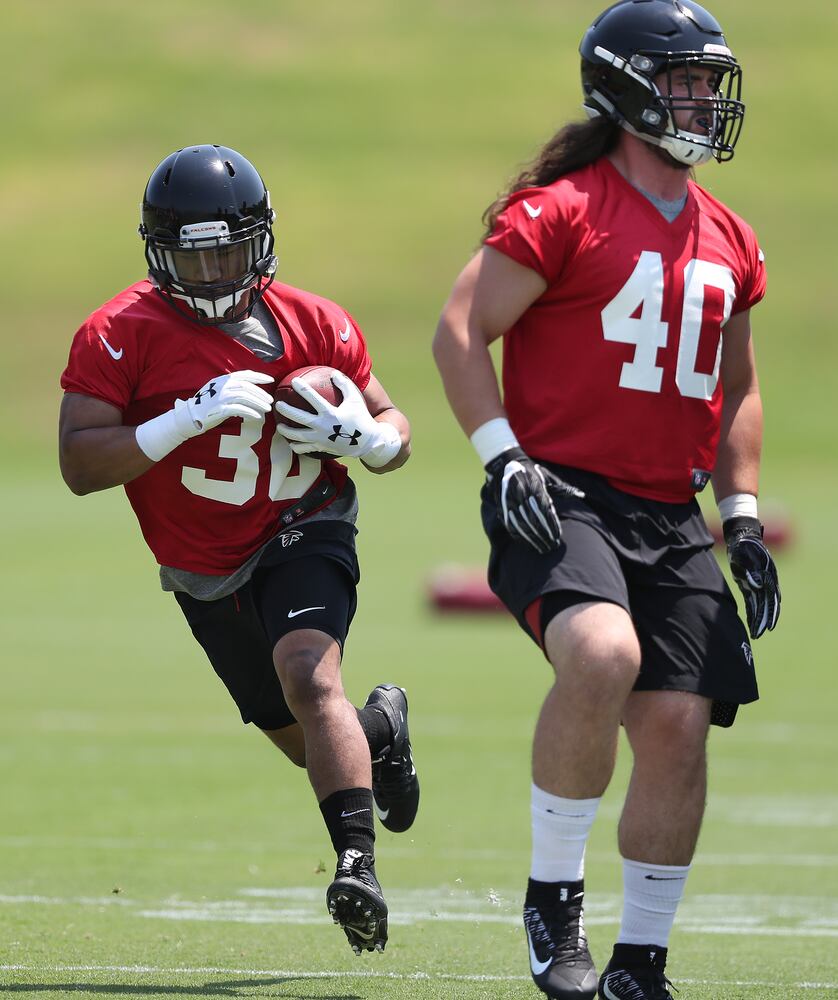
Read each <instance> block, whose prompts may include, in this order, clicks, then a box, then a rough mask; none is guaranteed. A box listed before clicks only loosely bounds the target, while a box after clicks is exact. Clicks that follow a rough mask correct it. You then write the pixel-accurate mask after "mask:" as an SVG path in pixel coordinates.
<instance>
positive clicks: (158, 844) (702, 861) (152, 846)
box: [0, 834, 838, 868]
mask: <svg viewBox="0 0 838 1000" xmlns="http://www.w3.org/2000/svg"><path fill="white" fill-rule="evenodd" d="M4 848H5V849H9V850H12V849H18V850H30V849H33V848H35V849H37V848H49V849H51V850H56V849H65V850H74V851H75V850H109V851H137V850H143V851H166V852H183V853H186V854H189V853H193V852H201V853H207V854H212V853H223V852H230V853H233V854H237V853H241V852H242V851H243V850H247V851H249V852H250V853H251V854H252V853H264V854H274V853H276V850H277V846H276V843H275V842H271V843H264V844H259V843H253V842H252V841H248V842H247V843H244V842H242V843H235V842H224V841H214V840H160V839H148V840H145V839H140V838H137V837H63V836H43V835H39V834H33V835H31V836H30V835H26V834H21V835H17V836H13V835H6V836H0V849H4ZM378 854H379V855H380V857H381V858H400V857H404V858H419V857H424V856H426V855H429V856H433V857H437V858H445V859H449V860H452V859H453V860H458V859H461V860H463V861H479V860H483V861H499V860H504V861H506V860H508V859H509V858H517V857H529V848H521V849H520V850H518V851H516V850H510V849H505V850H500V849H494V848H477V849H473V848H462V849H458V850H450V849H445V848H443V849H438V848H432V847H427V848H425V847H423V846H422V845H412V846H411V847H398V846H390V845H387V844H385V845H384V846H383V847H381V848H380V850H379V851H378ZM585 856H586V858H587V860H588V861H589V862H596V863H607V862H609V861H611V862H613V861H614V859H615V857H616V855H615V854H614V853H613V852H607V851H587V852H586V855H585ZM694 864H695V865H696V867H700V866H702V865H709V866H712V867H718V868H729V867H734V866H738V865H748V866H749V867H756V866H760V865H766V866H770V867H772V868H777V867H782V868H836V867H838V854H763V853H759V852H756V853H754V852H748V853H742V854H718V853H712V854H701V853H699V854H697V855H696V858H695V862H694Z"/></svg>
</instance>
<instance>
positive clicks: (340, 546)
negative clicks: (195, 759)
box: [59, 145, 419, 953]
mask: <svg viewBox="0 0 838 1000" xmlns="http://www.w3.org/2000/svg"><path fill="white" fill-rule="evenodd" d="M273 220H274V212H273V210H272V209H271V205H270V198H269V196H268V191H267V190H266V188H265V185H264V183H263V181H262V178H261V177H260V175H259V173H258V172H257V171H256V169H255V168H254V167H253V165H252V164H251V163H250V162H249V161H248V160H247V159H245V157H243V156H242V155H241V154H240V153H237V152H235V150H232V149H228V148H226V147H224V146H216V145H201V146H191V147H185V148H184V149H180V150H177V151H176V152H174V153H172V154H171V155H170V156H167V157H166V159H164V160H163V161H162V162H161V163H160V164H159V166H158V167H157V168H156V169H155V170H154V172H153V173H152V175H151V177H150V179H149V181H148V185H147V187H146V190H145V195H144V198H143V203H142V221H141V224H140V235H141V237H142V239H143V240H144V241H145V256H146V261H147V262H148V279H147V280H144V281H140V282H137V283H136V284H134V285H131V286H130V287H129V288H127V289H125V290H124V291H122V292H120V293H119V294H118V295H117V296H115V297H114V298H113V299H111V300H110V301H109V302H107V303H105V305H103V306H102V307H101V308H99V309H97V310H96V311H95V312H93V313H92V314H91V315H90V316H89V317H88V319H87V320H85V322H84V323H83V324H82V326H81V328H80V329H79V330H78V332H77V333H76V335H75V339H74V340H73V344H72V348H71V350H70V358H69V362H68V365H67V368H66V370H65V371H64V374H63V375H62V378H61V385H62V387H63V388H64V390H65V396H64V399H63V402H62V406H61V418H60V429H59V433H60V457H61V470H62V474H63V476H64V479H65V481H66V482H67V485H68V486H69V487H70V489H71V490H72V491H73V492H74V493H76V494H79V495H82V494H86V493H91V492H95V491H96V490H104V489H109V488H110V487H112V486H120V485H122V486H124V487H125V492H126V494H127V496H128V499H129V501H130V503H131V506H132V507H133V509H134V512H135V514H136V516H137V519H138V520H139V523H140V527H141V529H142V532H143V535H144V537H145V539H146V542H147V543H148V545H149V547H150V548H151V550H152V552H153V553H154V556H155V558H156V560H157V562H158V563H159V564H160V579H161V582H162V585H163V589H164V590H168V591H172V592H173V593H174V595H175V598H176V600H177V602H178V604H179V605H180V607H181V610H182V611H183V613H184V616H185V617H186V620H187V622H188V623H189V626H190V628H191V629H192V632H193V634H194V636H195V638H196V639H197V640H198V642H199V643H200V644H201V646H202V647H203V648H204V650H205V652H206V654H207V656H208V658H209V660H210V663H211V664H212V666H213V669H214V670H215V672H216V673H217V674H218V676H219V677H220V678H221V680H222V681H223V682H224V684H225V685H226V687H227V689H228V691H229V692H230V694H231V696H232V697H233V699H234V701H235V702H236V705H237V706H238V708H239V711H240V712H241V717H242V720H243V721H244V722H245V723H247V722H252V723H253V724H254V725H255V726H257V727H258V728H259V729H261V730H262V731H263V732H264V733H265V735H266V736H267V737H268V738H269V739H270V740H271V741H272V742H273V743H274V744H276V746H277V747H279V749H280V750H282V751H283V752H284V753H285V754H286V756H288V757H289V758H290V759H291V760H292V761H293V762H294V763H295V764H297V765H299V766H300V767H305V768H306V770H307V772H308V777H309V780H310V781H311V784H312V787H313V789H314V792H315V794H316V796H317V800H318V802H319V803H320V809H321V812H322V814H323V818H324V820H325V823H326V826H327V828H328V831H329V835H330V837H331V840H332V844H333V845H334V848H335V851H336V853H337V857H338V861H337V871H336V874H335V879H334V881H333V882H332V883H331V885H330V886H329V889H328V891H327V894H326V898H327V904H328V907H329V911H330V912H331V914H332V916H333V918H334V920H335V922H336V923H340V924H341V925H342V926H343V928H344V930H345V932H346V936H347V938H348V939H349V943H350V945H351V946H352V948H353V950H355V951H356V952H357V953H360V951H361V950H362V949H366V950H369V951H372V950H373V949H377V950H383V948H384V945H385V942H386V940H387V905H386V903H385V900H384V897H383V896H382V892H381V887H380V885H379V883H378V881H377V878H376V873H375V867H374V853H373V842H374V837H375V833H374V829H373V809H374V808H375V809H376V810H377V811H378V814H379V818H380V820H381V822H382V823H383V824H384V826H385V827H386V828H387V829H389V830H394V831H402V830H406V829H407V828H408V827H410V825H411V824H412V823H413V819H414V817H415V815H416V810H417V807H418V803H419V784H418V780H417V778H416V771H415V768H414V766H413V761H412V755H411V746H410V742H409V736H408V728H407V718H406V716H407V701H406V698H405V694H404V691H403V690H402V689H401V688H399V687H396V686H395V685H392V684H385V685H379V686H378V687H376V688H375V690H374V691H373V692H372V693H371V694H370V696H369V698H368V699H367V703H366V705H365V706H364V707H363V708H361V709H355V708H354V707H353V706H352V705H351V704H350V703H349V702H348V701H347V699H346V696H345V694H344V690H343V687H342V683H341V670H340V668H341V655H342V651H343V645H344V640H345V638H346V635H347V632H348V630H349V625H350V622H351V621H352V616H353V614H354V612H355V605H356V584H357V581H358V578H359V574H358V562H357V558H356V553H355V534H356V529H355V518H356V513H357V500H356V492H355V487H354V485H353V483H352V480H351V479H349V478H348V475H347V469H346V467H345V466H344V465H341V464H339V463H338V462H336V461H334V460H332V459H329V458H327V459H325V460H321V458H320V457H313V456H312V455H311V454H310V453H312V452H316V453H317V455H319V454H321V453H327V454H328V455H333V456H335V457H336V458H358V459H360V461H361V463H362V464H363V465H364V466H366V468H368V469H370V470H371V471H372V472H376V473H383V472H390V471H392V470H394V469H397V468H399V467H400V466H401V465H403V464H404V462H405V461H406V460H407V458H408V455H409V453H410V427H409V424H408V421H407V419H406V418H405V416H404V415H403V414H402V413H401V412H399V410H397V409H396V408H395V406H394V405H393V403H392V402H391V401H390V398H389V396H388V395H387V393H386V392H385V390H384V388H383V386H382V385H381V383H380V382H379V381H378V380H377V379H376V378H375V376H374V375H373V374H372V372H371V361H370V357H369V354H368V353H367V348H366V344H365V343H364V338H363V336H362V334H361V331H360V330H359V328H358V326H357V325H356V323H355V321H354V320H353V319H352V317H351V316H349V315H348V314H347V313H346V312H345V311H344V310H343V309H341V308H340V307H339V306H337V305H336V304H335V303H333V302H330V301H328V300H327V299H323V298H320V297H319V296H316V295H312V294H310V293H308V292H304V291H301V290H299V289H297V288H292V287H290V286H288V285H281V284H280V283H279V282H275V281H274V272H275V270H276V257H275V256H274V254H273V246H274V237H273V232H272V229H271V224H272V222H273ZM309 365H326V366H329V367H332V368H335V369H339V372H337V373H336V374H335V375H334V376H333V378H332V381H333V383H334V385H335V386H336V387H337V389H338V390H339V395H336V397H335V398H336V399H337V400H338V402H337V403H336V404H331V403H329V402H328V401H327V400H326V399H325V398H324V397H323V396H321V395H320V394H319V393H317V392H315V391H314V390H313V389H312V388H311V387H310V386H308V385H307V384H306V383H305V382H302V381H300V380H299V379H297V378H295V379H294V381H293V383H292V384H293V386H294V388H296V390H297V391H298V392H299V394H300V395H301V396H302V397H304V399H305V400H307V401H308V403H309V404H310V405H311V407H312V409H313V412H308V411H307V410H303V409H300V408H298V407H293V406H289V404H288V403H287V402H279V403H276V409H277V410H278V411H279V413H280V414H281V416H283V417H285V418H286V419H289V420H291V421H292V423H291V424H285V423H283V422H282V421H281V419H280V420H278V419H277V418H276V416H275V414H274V401H273V395H272V393H273V390H274V389H275V388H276V387H277V386H278V385H279V383H280V381H281V380H282V379H283V378H284V376H286V375H287V374H290V373H291V372H293V371H295V370H296V369H298V368H301V367H304V366H309ZM341 397H342V398H341Z"/></svg>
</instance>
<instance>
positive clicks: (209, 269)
mask: <svg viewBox="0 0 838 1000" xmlns="http://www.w3.org/2000/svg"><path fill="white" fill-rule="evenodd" d="M192 242H193V243H194V246H193V247H192V248H191V249H189V250H170V251H169V252H168V254H167V256H168V257H169V271H170V273H171V275H172V277H173V278H174V279H175V280H176V281H178V282H180V283H181V284H184V285H214V284H218V283H223V284H227V283H229V282H234V281H238V280H240V279H241V278H244V277H246V276H248V275H250V274H254V273H255V265H256V261H257V260H258V259H259V255H260V251H261V249H262V240H261V238H259V237H251V238H250V239H247V240H244V241H242V242H239V243H221V244H219V243H217V242H216V243H215V245H210V246H207V243H213V242H214V241H209V240H194V241H192Z"/></svg>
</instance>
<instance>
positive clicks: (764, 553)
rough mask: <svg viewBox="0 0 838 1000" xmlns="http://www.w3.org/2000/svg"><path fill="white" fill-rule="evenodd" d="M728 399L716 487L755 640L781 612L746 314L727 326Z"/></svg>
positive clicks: (723, 371)
mask: <svg viewBox="0 0 838 1000" xmlns="http://www.w3.org/2000/svg"><path fill="white" fill-rule="evenodd" d="M721 377H722V388H723V391H724V402H723V404H722V426H721V436H720V438H719V453H718V458H717V462H716V469H715V471H714V484H715V485H714V489H715V493H716V500H717V502H718V504H719V513H720V514H721V517H722V528H723V531H724V536H725V542H726V543H727V555H728V559H729V560H730V569H731V573H732V574H733V578H734V580H735V581H736V583H737V584H738V586H739V589H740V590H741V591H742V596H743V598H744V601H745V612H746V617H747V619H748V631H749V632H750V635H751V638H752V639H758V638H759V637H760V636H761V635H762V634H763V633H764V632H766V631H769V630H771V629H773V628H774V626H775V625H776V624H777V620H778V619H779V617H780V599H781V598H780V584H779V581H778V579H777V567H776V566H775V564H774V560H773V559H772V558H771V553H770V552H769V551H768V549H767V548H766V547H765V544H764V542H763V540H762V534H763V531H762V525H761V524H760V521H759V516H758V514H757V499H756V498H757V491H758V489H759V461H760V452H761V450H762V401H761V399H760V394H759V383H758V381H757V373H756V365H755V362H754V348H753V344H752V342H751V325H750V320H749V317H748V313H747V312H744V313H739V314H738V315H736V316H733V317H732V318H731V319H730V320H729V321H728V323H727V325H726V326H725V332H724V342H723V346H722V365H721Z"/></svg>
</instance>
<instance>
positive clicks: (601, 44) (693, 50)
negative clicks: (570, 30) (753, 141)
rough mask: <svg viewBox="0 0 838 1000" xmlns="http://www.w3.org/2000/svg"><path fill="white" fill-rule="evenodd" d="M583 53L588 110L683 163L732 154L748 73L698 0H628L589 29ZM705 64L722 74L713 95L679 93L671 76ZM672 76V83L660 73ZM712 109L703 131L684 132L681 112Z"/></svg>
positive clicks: (583, 41)
mask: <svg viewBox="0 0 838 1000" xmlns="http://www.w3.org/2000/svg"><path fill="white" fill-rule="evenodd" d="M579 52H580V54H581V56H582V89H583V91H584V93H585V102H584V107H585V110H586V112H587V113H588V114H589V115H590V116H591V117H595V116H597V115H602V116H603V117H605V118H609V119H611V120H612V121H614V122H616V123H617V124H619V125H621V126H622V127H623V128H624V129H626V130H627V131H629V132H631V133H632V134H633V135H636V136H638V137H639V138H640V139H643V140H644V141H645V142H650V143H652V144H654V145H656V146H661V147H662V148H663V149H665V150H666V151H667V152H668V153H669V154H670V155H671V156H672V157H674V158H675V159H676V160H677V161H678V162H679V163H685V164H689V165H698V164H700V163H706V162H707V161H708V160H709V159H710V158H711V157H715V158H716V159H717V160H718V161H719V162H723V161H725V160H729V159H731V157H732V156H733V147H734V146H735V145H736V141H737V139H738V138H739V133H740V131H741V128H742V119H743V118H744V115H745V105H744V104H743V103H742V102H741V100H740V97H741V91H742V70H741V69H740V67H739V63H738V62H737V61H736V59H735V58H734V56H733V53H732V52H731V51H730V49H729V48H728V45H727V42H726V41H725V37H724V34H723V33H722V29H721V27H720V26H719V23H718V21H716V19H715V18H714V17H713V16H712V15H711V14H710V13H708V12H707V11H706V10H705V9H704V8H703V7H700V6H699V5H698V4H697V3H694V2H693V0H621V2H620V3H616V4H614V5H613V6H611V7H609V8H608V10H606V11H604V12H603V13H602V14H600V16H599V17H598V18H597V19H596V20H595V21H594V23H593V24H592V25H591V26H590V28H588V30H587V31H586V32H585V35H584V37H583V38H582V42H581V44H580V46H579ZM690 66H700V67H702V68H705V69H711V70H713V71H714V72H715V73H716V77H715V82H714V87H713V89H714V95H713V97H712V98H710V99H708V98H706V96H705V97H698V96H696V97H693V94H692V86H691V84H690V82H689V75H687V88H686V89H687V93H686V94H684V95H683V96H678V97H673V96H672V74H673V71H674V70H676V69H679V68H683V67H687V68H689V67H690ZM660 73H666V74H667V77H666V81H667V83H666V87H665V88H660V87H659V86H658V85H656V83H655V82H654V81H655V77H657V76H658V75H659V74H660ZM697 108H698V109H699V110H702V111H706V117H707V126H706V129H705V130H703V131H701V132H688V131H685V130H684V129H683V128H681V129H679V127H678V125H677V123H676V118H675V112H678V111H689V112H695V111H696V109H697Z"/></svg>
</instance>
